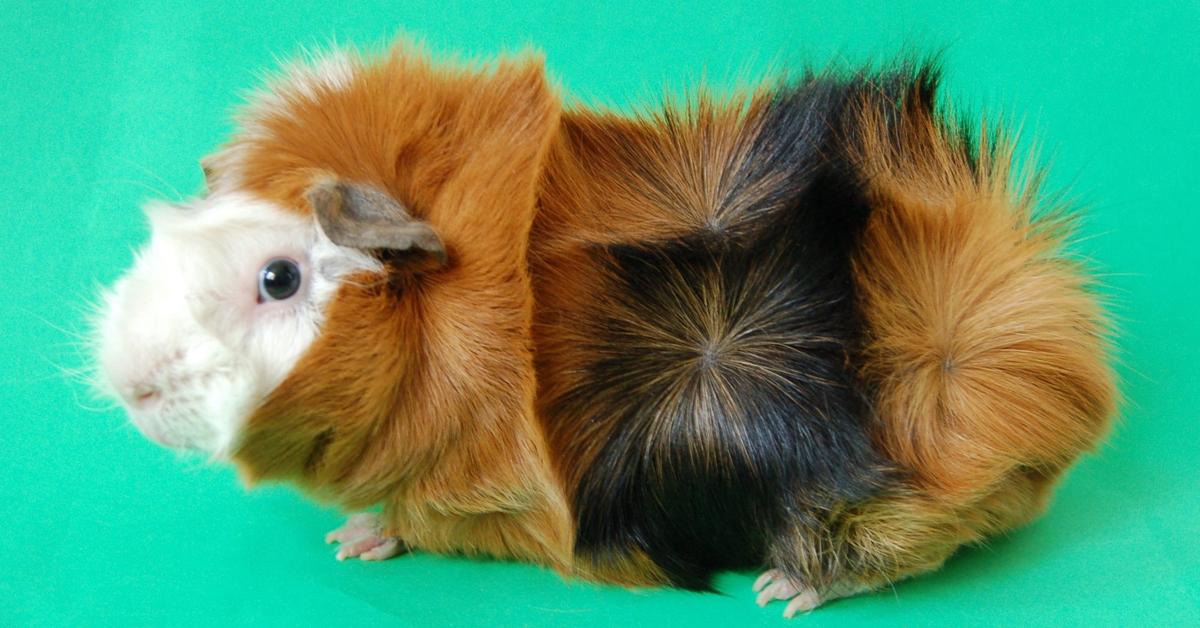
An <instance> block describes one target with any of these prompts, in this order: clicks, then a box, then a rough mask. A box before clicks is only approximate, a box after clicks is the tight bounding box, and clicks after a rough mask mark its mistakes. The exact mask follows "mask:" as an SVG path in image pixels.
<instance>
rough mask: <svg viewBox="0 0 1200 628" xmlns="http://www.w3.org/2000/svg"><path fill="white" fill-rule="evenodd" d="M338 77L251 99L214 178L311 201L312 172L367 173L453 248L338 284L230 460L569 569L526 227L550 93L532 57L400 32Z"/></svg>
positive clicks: (436, 540)
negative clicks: (273, 101) (465, 62)
mask: <svg viewBox="0 0 1200 628" xmlns="http://www.w3.org/2000/svg"><path fill="white" fill-rule="evenodd" d="M353 63H354V65H355V72H354V74H353V77H352V80H351V81H350V82H349V84H348V85H346V86H341V87H339V88H338V89H324V88H317V89H315V90H313V91H314V94H313V95H312V96H311V97H310V96H306V95H304V94H297V93H291V94H290V95H289V93H288V92H286V91H285V92H284V94H285V96H286V98H285V102H284V104H283V105H274V106H267V107H263V106H259V107H257V108H252V109H251V110H250V111H249V113H248V114H247V119H246V120H244V125H245V128H246V129H247V131H246V132H245V133H244V134H243V135H242V136H240V137H238V138H236V139H235V140H234V141H233V143H232V144H231V145H230V146H229V147H227V148H226V149H225V151H223V153H222V154H221V155H219V156H218V158H217V159H216V160H214V161H212V162H210V164H211V165H212V167H214V168H218V169H220V168H224V169H225V172H223V173H222V172H218V173H216V176H218V177H227V178H229V179H232V180H235V181H238V182H239V184H240V185H241V186H242V187H243V188H244V189H246V190H249V191H251V192H252V193H255V194H257V195H260V196H262V197H265V198H267V199H270V200H273V201H276V202H278V203H280V204H281V205H283V206H285V207H291V208H294V209H295V210H296V211H300V212H305V213H310V212H311V208H310V207H309V206H308V205H307V202H306V201H305V200H304V194H305V192H306V191H307V189H308V188H309V187H310V186H311V185H312V184H313V183H314V182H315V181H317V180H320V179H321V178H323V177H330V176H332V177H337V178H341V179H344V180H348V181H354V182H359V183H367V184H372V185H375V186H377V187H378V188H379V189H383V190H386V191H388V192H389V193H391V194H392V195H393V196H394V197H395V198H397V199H400V200H401V201H402V202H403V203H404V204H405V206H406V207H408V208H409V209H411V210H412V211H413V212H414V213H415V214H416V215H417V216H418V217H419V218H421V219H422V220H424V221H426V222H428V223H429V224H430V225H432V226H433V227H434V228H435V229H436V230H437V232H438V233H439V234H440V236H441V238H442V240H443V241H444V242H445V243H446V246H447V248H448V249H449V251H450V254H451V260H452V261H451V264H450V266H449V267H447V268H444V269H442V270H440V271H437V272H435V273H432V274H424V273H418V272H412V271H411V270H409V269H406V268H404V267H403V260H392V261H391V264H392V267H391V268H390V269H389V272H388V276H387V277H378V276H370V275H364V276H359V277H356V278H354V279H353V280H351V281H349V282H347V283H346V284H345V285H344V286H343V287H342V288H341V290H340V292H339V294H338V295H337V297H336V299H335V301H334V302H333V303H332V305H331V306H330V307H329V310H328V312H327V318H326V321H325V323H324V326H323V329H322V335H321V337H320V338H319V339H318V341H317V342H316V343H315V344H314V345H313V346H312V347H311V348H310V349H309V351H308V352H307V354H306V355H305V356H304V357H303V359H302V361H301V362H300V363H299V364H298V365H297V367H296V368H295V369H294V371H293V373H292V375H291V376H290V377H289V378H288V379H287V380H286V381H285V382H283V384H281V385H280V386H279V387H278V388H277V389H276V390H275V391H274V392H273V394H272V395H271V396H270V398H268V399H267V401H266V402H265V403H264V404H263V405H262V407H261V408H259V409H258V411H257V412H256V413H255V414H254V415H253V416H252V417H251V418H250V419H249V422H248V424H247V426H246V428H245V430H244V436H243V442H242V445H241V448H240V449H239V451H237V453H236V459H237V461H238V463H239V464H240V466H241V467H242V469H243V472H244V473H245V474H246V476H247V477H248V478H250V479H251V480H252V481H254V480H259V479H272V480H288V481H292V482H295V483H297V484H299V485H300V486H301V487H304V488H306V489H307V490H309V491H311V492H313V493H314V494H316V495H319V496H322V497H325V498H327V499H333V500H336V501H337V502H338V503H340V504H341V505H343V506H345V507H348V508H360V507H365V506H368V505H371V504H375V503H382V504H383V506H384V515H385V521H386V524H387V532H388V533H390V534H394V535H398V536H400V537H401V538H403V539H404V540H405V541H406V542H407V543H409V544H411V545H413V546H417V547H422V548H426V549H431V550H434V551H445V552H466V553H486V554H490V555H494V556H501V557H515V558H520V559H524V560H530V561H535V562H539V563H543V564H549V565H551V566H554V567H556V568H558V569H562V570H566V569H569V565H570V559H569V554H570V546H571V534H570V526H569V524H568V521H567V517H568V514H567V507H566V504H565V502H564V500H563V497H562V495H561V493H560V491H559V490H558V488H557V484H556V483H555V482H554V480H553V478H552V477H551V475H550V471H549V467H548V462H547V452H546V450H545V447H544V444H543V441H542V437H541V435H540V433H539V428H538V425H537V423H536V422H535V420H534V415H533V397H534V372H533V364H532V354H531V347H530V345H529V341H528V337H529V326H530V318H531V307H532V305H531V291H530V286H529V275H528V271H527V269H526V262H525V243H526V242H527V239H528V232H529V228H530V224H531V222H532V220H533V213H534V194H535V185H536V181H537V175H538V172H539V166H540V164H541V162H542V159H543V155H544V153H545V150H546V147H547V145H548V142H549V140H550V137H551V134H552V133H553V131H554V129H555V128H556V126H557V123H558V108H557V101H556V99H555V97H554V95H553V93H552V92H551V90H550V89H549V88H548V87H547V85H546V83H545V79H544V78H543V74H542V70H541V67H540V64H539V63H537V62H536V61H535V60H533V59H528V58H525V59H516V60H504V61H501V62H499V63H498V64H496V66H495V67H493V68H485V69H463V70H447V69H445V68H439V67H435V66H432V65H431V64H430V62H429V60H428V59H427V58H426V57H425V55H424V54H421V53H419V52H418V51H415V50H413V49H411V48H409V47H404V46H401V47H398V48H397V49H395V50H393V51H392V52H391V53H390V54H389V55H388V56H386V58H384V59H382V60H381V61H379V62H376V63H373V64H370V65H368V64H364V63H362V62H359V61H354V62H353Z"/></svg>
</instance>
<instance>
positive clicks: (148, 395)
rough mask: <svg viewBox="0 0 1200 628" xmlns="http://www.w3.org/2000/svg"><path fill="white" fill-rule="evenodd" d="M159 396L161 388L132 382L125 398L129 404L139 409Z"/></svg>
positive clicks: (147, 405) (154, 401) (148, 404)
mask: <svg viewBox="0 0 1200 628" xmlns="http://www.w3.org/2000/svg"><path fill="white" fill-rule="evenodd" d="M161 398H162V389H161V388H159V387H157V386H154V385H152V384H145V383H143V384H134V385H133V387H132V388H131V389H130V390H129V392H128V394H127V395H126V396H125V399H126V401H128V402H129V405H131V406H133V407H135V408H139V409H145V408H148V407H150V406H152V405H154V404H155V403H156V402H158V400H159V399H161Z"/></svg>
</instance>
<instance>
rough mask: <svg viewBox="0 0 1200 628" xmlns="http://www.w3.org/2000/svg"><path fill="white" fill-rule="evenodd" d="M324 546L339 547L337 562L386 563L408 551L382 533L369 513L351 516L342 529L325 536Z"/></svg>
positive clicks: (375, 515)
mask: <svg viewBox="0 0 1200 628" xmlns="http://www.w3.org/2000/svg"><path fill="white" fill-rule="evenodd" d="M325 542H326V543H339V544H340V546H339V547H338V551H337V559H338V560H346V559H347V558H355V557H357V558H358V559H359V560H387V559H389V558H391V557H393V556H398V555H400V554H403V553H404V552H406V551H408V548H407V546H405V545H404V542H403V541H401V540H400V539H399V538H398V537H394V536H387V535H385V534H384V533H383V522H382V521H381V520H380V517H379V515H378V514H376V513H373V512H360V513H358V514H356V515H351V516H350V518H349V519H346V523H344V524H342V527H340V528H338V529H336V530H334V531H333V532H330V533H329V534H326V535H325Z"/></svg>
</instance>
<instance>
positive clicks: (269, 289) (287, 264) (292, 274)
mask: <svg viewBox="0 0 1200 628" xmlns="http://www.w3.org/2000/svg"><path fill="white" fill-rule="evenodd" d="M299 289H300V267H299V266H297V265H296V262H293V261H292V260H290V259H282V258H281V259H273V260H271V261H269V262H267V265H266V266H263V269H262V270H260V271H259V272H258V302H259V303H262V302H263V301H282V300H284V299H287V298H290V297H291V296H292V295H293V294H296V291H297V290H299Z"/></svg>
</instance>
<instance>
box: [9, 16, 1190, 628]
mask: <svg viewBox="0 0 1200 628" xmlns="http://www.w3.org/2000/svg"><path fill="white" fill-rule="evenodd" d="M65 4H67V3H59V2H46V3H43V4H32V5H31V4H25V3H15V4H14V3H13V2H11V1H9V2H4V3H2V4H0V15H2V17H0V59H2V60H3V62H0V176H2V177H3V182H2V183H0V212H3V216H4V221H3V227H2V228H0V425H2V427H3V431H2V432H0V625H3V626H12V625H43V624H44V625H73V626H74V625H209V624H213V623H217V624H235V625H255V626H260V625H306V624H318V623H334V622H337V623H339V624H346V625H365V624H368V623H390V624H399V625H440V624H466V625H473V624H494V625H543V626H558V625H660V624H661V625H675V624H691V625H718V624H727V625H737V626H743V625H755V624H762V625H772V624H773V625H782V622H783V620H782V619H781V618H780V614H781V612H782V610H783V608H782V605H779V604H776V605H773V606H771V607H769V608H767V609H765V610H764V609H759V608H757V607H756V606H754V605H753V603H752V599H753V595H752V594H751V592H750V583H751V580H752V576H750V575H748V574H730V575H727V576H724V577H722V578H721V579H720V581H719V585H720V588H721V590H722V591H723V593H724V594H723V595H699V594H690V593H683V592H678V591H666V590H651V591H639V592H630V591H625V590H622V589H618V588H612V587H603V586H595V585H591V584H584V583H578V582H563V581H561V580H560V579H559V578H558V577H557V576H555V575H554V574H552V573H550V572H547V571H544V570H541V569H538V568H535V567H530V566H525V565H516V564H505V563H497V562H484V561H469V560H464V559H456V558H442V557H436V556H430V555H423V554H417V555H413V556H408V557H404V558H401V559H398V560H393V561H390V562H387V563H382V564H379V563H375V564H363V563H359V562H347V563H337V562H336V561H334V560H333V557H332V549H331V548H329V547H327V546H325V545H323V544H322V542H321V539H322V535H323V534H324V533H325V531H326V530H328V529H329V528H331V527H333V526H334V525H335V524H336V523H337V521H338V515H337V513H335V512H332V511H328V510H324V509H322V508H320V507H318V506H315V505H312V504H311V503H309V502H307V501H305V500H304V499H302V498H301V497H300V496H299V495H297V494H296V493H295V492H293V491H292V490H290V489H287V488H281V487H276V488H268V489H265V490H259V491H256V492H254V493H250V494H247V493H246V492H245V491H244V490H243V489H242V488H241V487H240V486H239V484H238V483H237V481H236V478H235V477H234V474H233V472H232V471H231V470H230V469H228V468H224V467H215V466H209V465H205V464H204V463H202V462H201V461H198V460H195V459H192V458H187V457H180V456H178V455H176V454H174V453H171V452H169V451H166V450H162V449H159V448H158V447H156V446H154V445H152V444H151V443H149V442H148V441H146V440H144V439H143V438H141V437H140V436H139V435H138V434H137V433H136V432H135V431H134V430H133V429H132V428H131V427H129V426H127V424H126V422H125V420H124V418H123V416H122V414H121V413H120V412H119V411H117V410H115V409H111V408H107V407H104V406H103V405H102V404H99V403H97V402H95V401H93V400H91V399H89V398H88V397H87V394H86V390H85V389H84V387H83V386H82V385H79V384H77V383H75V382H73V381H72V380H71V377H70V372H71V370H72V369H74V368H77V367H78V366H80V365H81V364H82V362H83V360H82V358H81V352H82V349H81V347H80V344H79V343H80V339H79V334H80V333H82V331H83V330H85V329H86V319H85V316H84V315H83V312H84V311H85V309H86V308H85V307H84V304H85V303H86V302H87V301H88V299H90V298H92V297H93V296H94V295H95V292H96V286H97V284H98V283H108V282H110V281H112V280H113V279H114V278H115V277H117V276H118V274H119V273H120V272H121V271H122V269H123V268H124V267H125V266H127V265H128V264H129V262H130V258H131V255H130V250H131V247H133V246H135V245H136V244H137V243H139V242H140V241H142V240H143V238H144V237H145V236H146V227H145V225H144V224H143V220H142V216H141V214H140V213H139V211H138V209H137V207H138V205H139V203H140V202H141V201H142V200H144V199H146V198H147V197H152V196H166V197H169V198H177V197H179V196H180V195H181V193H183V194H186V193H189V192H191V191H193V190H197V189H199V186H200V170H199V168H198V166H197V159H198V158H199V157H200V156H202V155H204V154H205V153H206V152H207V151H209V150H210V149H211V148H213V147H214V146H215V145H216V144H217V143H218V142H220V141H221V140H222V138H224V137H225V136H226V135H227V134H228V133H229V131H230V122H229V116H228V113H229V110H230V108H231V107H232V106H233V105H234V104H235V103H236V102H237V101H238V95H239V93H241V92H242V90H245V89H247V88H249V87H251V86H254V85H255V84H256V83H257V82H258V78H257V77H258V76H259V74H260V72H262V71H263V70H265V69H269V68H271V67H272V66H274V65H275V61H276V59H279V58H288V57H291V56H293V55H294V54H296V53H297V52H298V51H299V49H300V48H301V47H302V46H309V47H312V46H321V45H323V44H326V43H328V42H329V41H330V40H333V39H336V40H337V41H344V42H355V43H358V44H367V45H372V44H375V45H378V44H382V43H383V42H386V41H387V40H388V39H389V37H390V36H391V35H392V34H394V33H395V32H397V30H398V29H401V28H403V29H405V30H407V31H409V32H412V33H414V34H417V35H420V36H423V37H425V38H426V39H427V40H428V42H429V43H430V44H431V45H432V46H433V47H434V48H435V49H437V50H441V51H458V52H461V53H463V54H465V55H469V56H470V55H475V56H478V55H488V54H492V53H494V52H496V51H498V50H503V49H512V48H518V47H521V46H523V45H525V44H532V45H534V46H536V47H538V48H541V49H543V50H545V52H546V55H547V57H548V60H549V64H550V66H551V68H552V70H553V72H554V74H555V76H557V77H558V78H559V79H560V80H561V81H562V83H563V84H564V86H565V87H566V88H567V89H568V90H569V91H570V92H571V93H572V94H574V95H579V96H581V97H582V98H585V99H586V100H588V101H590V102H605V103H610V104H615V105H618V106H624V105H628V104H630V103H635V102H642V101H647V100H649V101H654V100H656V99H657V97H658V95H659V94H661V92H662V88H663V85H664V84H666V85H672V86H675V87H676V88H678V87H679V86H682V85H684V84H686V83H687V82H688V81H689V80H691V81H694V80H695V79H698V78H700V77H702V76H705V77H708V78H709V79H711V80H712V82H715V83H718V84H726V85H728V84H732V83H734V82H736V78H737V77H738V76H739V74H741V75H747V74H748V75H751V76H753V75H755V74H758V73H761V72H763V71H765V70H766V68H768V67H769V66H770V65H772V64H781V65H794V64H797V63H802V62H805V61H808V62H815V63H818V64H819V63H823V62H825V61H827V60H829V59H834V58H843V59H847V60H851V61H853V60H863V59H868V58H872V57H880V56H886V55H888V54H891V53H894V52H896V51H898V50H902V49H905V48H910V49H914V50H938V49H944V50H945V55H944V58H945V62H946V66H947V79H946V87H947V89H946V90H945V94H946V95H948V96H951V97H953V99H954V100H955V101H957V102H959V103H962V104H965V105H967V106H970V107H971V108H973V109H975V110H976V111H978V110H980V109H981V108H986V109H987V110H988V111H991V112H993V115H999V114H1001V113H1002V114H1004V115H1007V116H1009V117H1011V118H1013V119H1015V120H1017V121H1020V122H1021V123H1022V124H1023V128H1024V130H1025V131H1026V134H1027V136H1036V138H1037V139H1038V141H1039V142H1040V143H1041V144H1042V146H1043V147H1044V148H1045V151H1044V154H1046V155H1049V156H1050V157H1052V161H1053V167H1054V170H1053V175H1052V176H1051V183H1053V184H1055V185H1057V186H1069V187H1070V189H1071V190H1072V191H1073V192H1074V193H1075V194H1076V196H1077V197H1079V198H1080V199H1082V200H1083V201H1085V202H1086V203H1087V204H1088V205H1089V206H1090V207H1089V211H1088V216H1089V217H1088V219H1087V221H1086V223H1085V227H1084V229H1085V235H1086V236H1088V237H1087V238H1086V239H1084V240H1083V241H1082V243H1081V244H1080V250H1081V251H1082V252H1083V253H1084V254H1086V255H1088V256H1090V257H1091V258H1093V259H1094V260H1095V262H1096V264H1097V265H1098V266H1099V268H1101V269H1103V271H1104V279H1105V281H1106V283H1107V285H1108V292H1109V294H1110V296H1111V297H1112V299H1113V300H1114V303H1115V304H1114V311H1115V313H1116V315H1117V318H1118V320H1119V323H1120V326H1121V328H1122V332H1121V337H1120V347H1119V360H1120V367H1119V370H1120V373H1121V377H1122V379H1123V389H1124V392H1125V395H1126V397H1127V402H1126V403H1125V406H1124V410H1123V416H1122V422H1121V425H1120V427H1119V429H1118V430H1117V432H1116V434H1115V436H1114V438H1113V439H1112V440H1111V441H1110V442H1109V443H1108V444H1107V445H1105V446H1104V447H1103V448H1102V449H1101V450H1100V451H1099V452H1097V454H1096V455H1094V456H1091V457H1089V458H1087V459H1086V460H1084V461H1083V462H1082V464H1080V465H1079V466H1078V467H1076V468H1075V470H1074V472H1073V473H1072V474H1071V476H1070V478H1069V479H1068V481H1067V482H1066V483H1065V484H1064V485H1063V487H1062V488H1061V490H1060V491H1059V494H1058V497H1057V501H1056V503H1055V505H1054V507H1053V509H1052V510H1051V511H1050V513H1049V514H1048V516H1046V517H1045V518H1044V519H1042V520H1041V521H1039V522H1037V523H1036V524H1034V525H1032V526H1030V527H1028V528H1027V529H1024V530H1022V531H1020V532H1017V533H1014V534H1012V535H1010V536H1008V537H1006V538H1001V539H996V540H994V541H992V542H991V543H989V544H988V546H987V547H985V548H977V549H971V550H968V551H963V552H961V553H960V554H959V555H958V556H957V557H956V558H954V559H953V560H952V561H951V562H950V563H949V564H948V565H947V566H946V568H945V569H943V570H942V571H940V572H938V573H936V574H934V575H931V576H927V577H922V578H919V579H917V580H915V581H911V582H905V583H902V584H900V585H898V586H896V587H895V588H894V589H893V590H888V591H884V592H881V593H877V594H874V595H870V596H863V597H858V598H853V599H849V600H844V601H839V602H837V603H834V604H831V605H829V606H827V607H825V608H822V609H820V610H818V611H817V612H816V613H814V614H811V615H808V616H804V617H801V618H798V619H796V620H794V621H795V625H806V626H810V625H811V626H817V625H821V626H824V625H853V624H861V623H867V622H876V621H887V622H893V623H895V624H899V625H915V624H923V625H937V624H942V625H948V626H959V625H963V624H967V623H970V624H994V625H1007V626H1012V625H1046V624H1050V625H1092V624H1094V623H1096V622H1099V621H1103V622H1118V623H1122V624H1135V623H1136V624H1143V623H1144V624H1147V625H1149V624H1154V623H1159V622H1162V623H1166V624H1174V625H1178V624H1198V623H1200V541H1198V533H1200V525H1198V524H1197V521H1198V519H1200V491H1198V490H1197V488H1198V484H1200V474H1198V473H1197V472H1196V462H1197V456H1196V452H1197V450H1198V447H1197V445H1200V438H1198V436H1197V434H1200V429H1197V427H1198V426H1197V421H1196V419H1197V408H1198V406H1200V367H1198V366H1197V365H1198V364H1200V359H1198V358H1200V349H1198V347H1200V324H1198V323H1197V322H1196V319H1197V316H1198V315H1200V297H1198V296H1197V294H1198V293H1200V282H1198V281H1197V275H1198V274H1200V246H1198V245H1197V234H1198V232H1200V218H1198V215H1200V212H1198V211H1197V210H1198V209H1200V208H1198V207H1197V201H1196V198H1197V192H1196V186H1197V183H1198V181H1197V178H1198V177H1200V168H1198V166H1200V160H1198V159H1197V147H1198V146H1200V132H1198V128H1200V127H1198V125H1197V121H1196V116H1197V115H1198V114H1200V106H1198V104H1200V88H1198V87H1197V86H1198V84H1200V46H1198V42H1200V4H1198V3H1196V2H1194V1H1180V2H1158V3H1138V6H1137V7H1136V8H1135V7H1133V6H1128V7H1122V6H1119V4H1120V3H1104V4H1103V5H1102V6H1101V5H1100V3H1090V2H1066V1H1057V2H1053V3H1043V2H1030V3H983V4H971V3H959V2H944V3H934V2H920V3H897V2H868V3H846V2H822V3H819V4H816V3H814V4H813V5H812V6H805V4H807V3H801V2H796V1H789V2H775V3H770V4H765V3H764V4H761V5H760V6H754V7H751V6H745V7H741V8H729V7H723V6H711V7H704V6H699V5H697V4H695V3H691V2H678V3H663V4H655V6H653V7H651V6H647V5H648V4H650V3H643V2H634V1H625V2H611V3H603V4H604V5H605V6H604V7H603V8H602V7H599V6H594V5H595V4H598V3H591V2H589V3H586V4H584V3H580V4H577V5H569V6H560V3H558V2H542V3H537V4H533V5H530V6H527V7H524V8H521V9H519V10H518V9H510V8H508V7H507V6H506V5H507V4H508V3H502V2H496V3H481V4H458V3H446V2H404V3H388V2H378V3H362V4H356V5H355V6H353V7H349V8H330V6H326V4H327V3H324V2H308V3H301V2H255V3H250V5H249V6H244V7H240V6H239V7H235V6H232V5H224V4H221V3H218V2H213V1H204V2H189V3H185V4H166V3H159V2H137V1H121V2H116V1H112V2H97V3H94V4H90V6H88V5H85V4H84V3H71V4H72V7H70V8H68V7H66V6H64V5H65ZM329 4H330V5H332V4H336V3H329Z"/></svg>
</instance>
